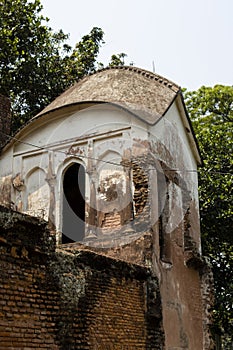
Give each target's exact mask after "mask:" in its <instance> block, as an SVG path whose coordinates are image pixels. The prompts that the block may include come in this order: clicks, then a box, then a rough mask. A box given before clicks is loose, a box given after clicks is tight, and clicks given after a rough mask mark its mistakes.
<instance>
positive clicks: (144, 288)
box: [0, 207, 164, 350]
mask: <svg viewBox="0 0 233 350" xmlns="http://www.w3.org/2000/svg"><path fill="white" fill-rule="evenodd" d="M0 229H1V231H0V251H1V261H0V349H1V350H3V349H4V350H6V349H24V350H26V349H50V350H51V349H64V350H66V349H82V350H84V349H132V350H133V349H164V334H163V330H162V315H161V300H160V293H159V286H158V281H157V278H156V277H154V276H153V275H152V274H151V272H150V270H148V269H147V268H145V267H142V266H139V265H135V264H129V263H126V262H123V261H119V260H116V259H111V258H109V257H106V256H104V255H101V254H96V253H94V252H91V251H88V250H81V249H76V250H75V251H73V252H71V251H67V250H66V249H65V247H64V249H63V248H61V249H58V250H57V251H55V235H53V233H50V232H49V231H48V229H47V226H46V224H45V223H44V222H42V221H38V220H37V219H35V218H32V217H28V216H25V215H22V214H19V213H17V212H10V211H8V210H7V209H5V208H2V207H1V210H0Z"/></svg>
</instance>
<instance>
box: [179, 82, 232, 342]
mask: <svg viewBox="0 0 233 350" xmlns="http://www.w3.org/2000/svg"><path fill="white" fill-rule="evenodd" d="M185 102H186V106H187V109H188V112H189V114H190V116H191V119H192V121H193V125H194V130H195V132H196V136H197V139H198V142H199V146H200V149H201V153H202V156H203V161H204V166H203V167H202V168H200V170H199V196H200V215H201V232H202V245H203V253H204V254H205V255H207V256H208V257H209V258H210V260H211V263H212V266H213V274H214V280H215V306H214V331H215V332H216V333H218V332H219V333H222V338H223V341H224V339H225V347H224V349H230V348H231V347H230V345H229V344H230V343H231V342H232V334H233V323H232V321H233V317H232V305H233V295H232V291H233V235H232V228H233V222H232V214H233V206H232V203H233V193H232V176H233V171H232V170H233V157H232V154H233V140H232V122H233V87H232V86H223V85H216V86H215V87H213V88H211V87H205V86H203V87H201V88H200V89H199V90H197V91H192V92H186V93H185ZM227 343H228V345H227ZM231 344H232V343H231Z"/></svg>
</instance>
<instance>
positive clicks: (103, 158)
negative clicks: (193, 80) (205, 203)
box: [0, 67, 212, 350]
mask: <svg viewBox="0 0 233 350" xmlns="http://www.w3.org/2000/svg"><path fill="white" fill-rule="evenodd" d="M5 115H7V112H5ZM4 118H5V117H4ZM4 118H3V114H2V115H1V124H0V128H1V131H3V134H2V135H6V134H7V133H8V130H7V128H5V129H3V127H2V126H3V125H5V124H4V123H3V122H2V121H3V120H5V119H4ZM3 141H5V140H3ZM200 164H201V159H200V155H199V151H198V146H197V143H196V139H195V135H194V133H193V130H192V126H191V124H190V121H189V117H188V115H187V112H186V109H185V105H184V101H183V97H182V93H181V90H180V88H179V87H178V86H177V85H175V84H174V83H172V82H170V81H169V80H167V79H165V78H163V77H161V76H158V75H156V74H152V73H151V72H148V71H144V70H142V69H138V68H135V67H114V68H108V69H104V70H102V71H99V72H97V73H95V74H93V75H90V76H88V77H86V78H84V79H83V80H81V81H80V82H78V83H77V84H75V85H74V86H72V87H71V88H70V89H68V90H67V91H65V92H64V93H63V94H62V95H61V96H59V97H58V98H57V99H56V100H55V101H53V102H52V103H51V104H50V105H49V106H47V107H46V108H45V109H44V110H43V111H42V112H40V113H39V114H38V115H36V116H35V117H34V118H33V119H31V120H30V121H29V123H28V124H27V125H25V126H24V127H23V128H22V129H21V130H19V131H18V133H17V134H16V135H15V136H14V138H11V139H10V141H8V142H7V143H5V145H4V147H3V148H2V152H1V158H0V187H1V191H0V204H1V206H2V207H1V210H0V226H1V232H0V250H1V256H2V258H1V262H0V265H1V266H0V271H1V272H0V349H40V348H43V349H64V350H65V349H132V350H133V349H167V350H175V349H189V350H191V349H192V350H200V349H211V347H212V343H211V338H210V333H209V323H210V314H209V308H210V305H211V298H212V296H211V288H210V279H211V275H210V273H209V267H208V264H207V263H206V261H205V259H204V258H203V257H202V253H201V242H200V227H199V214H198V213H199V210H198V191H197V167H198V165H200ZM2 344H3V345H2Z"/></svg>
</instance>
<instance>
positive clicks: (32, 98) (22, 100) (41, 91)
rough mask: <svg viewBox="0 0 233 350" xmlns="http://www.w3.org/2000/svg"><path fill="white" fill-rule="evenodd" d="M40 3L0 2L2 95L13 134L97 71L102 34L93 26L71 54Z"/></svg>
mask: <svg viewBox="0 0 233 350" xmlns="http://www.w3.org/2000/svg"><path fill="white" fill-rule="evenodd" d="M42 8H43V7H42V5H41V3H40V0H34V1H32V2H28V1H27V0H0V47H1V51H0V93H1V94H4V95H6V96H9V97H10V98H11V101H12V106H13V130H15V129H17V128H18V127H19V126H20V125H22V124H23V123H25V121H26V120H28V119H29V118H30V117H31V116H33V115H35V114H36V113H37V112H39V111H40V110H41V109H42V108H43V107H45V106H46V105H47V104H48V103H49V102H51V101H52V100H53V99H54V98H55V97H57V96H58V95H59V94H60V93H61V92H63V91H64V90H65V89H66V88H68V87H69V86H70V85H71V84H73V83H74V82H75V81H76V80H78V79H80V78H82V77H83V76H84V75H86V74H89V73H92V72H93V71H94V70H95V65H96V59H97V55H98V53H99V49H100V46H101V44H102V43H103V35H104V33H103V31H102V29H100V28H96V27H94V28H93V29H92V30H91V32H90V33H89V34H88V35H85V36H84V37H83V38H82V40H81V41H80V42H78V43H77V45H76V47H75V48H74V49H72V48H71V46H69V45H68V44H67V39H68V35H67V34H64V33H63V31H62V30H60V31H59V32H53V31H52V29H51V28H50V27H49V26H48V21H49V20H48V18H45V17H44V16H42V15H41V11H42Z"/></svg>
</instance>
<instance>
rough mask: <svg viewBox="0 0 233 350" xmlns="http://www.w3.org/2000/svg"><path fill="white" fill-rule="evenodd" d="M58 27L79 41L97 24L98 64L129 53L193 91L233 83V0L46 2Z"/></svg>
mask: <svg viewBox="0 0 233 350" xmlns="http://www.w3.org/2000/svg"><path fill="white" fill-rule="evenodd" d="M41 4H42V5H43V7H44V9H43V14H44V15H45V16H47V17H48V18H49V19H50V21H49V26H50V27H51V28H52V29H53V30H55V31H56V30H59V29H62V30H63V31H64V32H65V33H69V34H70V42H69V43H70V44H71V45H72V46H74V45H75V43H76V42H78V41H80V40H81V38H82V36H84V35H86V34H88V33H89V32H90V31H91V29H92V28H93V27H100V28H101V29H102V30H103V31H104V33H105V35H104V41H105V44H103V45H102V47H101V49H100V54H99V57H98V62H102V63H104V64H105V65H107V64H108V62H109V61H110V58H111V55H112V54H118V53H121V52H123V53H126V54H127V57H126V59H125V63H126V64H129V63H130V62H133V63H134V65H135V66H136V67H140V68H143V69H147V70H150V71H153V70H154V69H155V73H157V74H159V75H162V76H164V77H165V78H167V79H170V80H171V81H173V82H175V83H176V84H178V85H179V86H181V87H184V88H187V89H188V90H197V89H198V88H199V87H201V86H203V85H205V86H214V85H216V84H224V85H233V0H195V1H194V0H144V1H138V0H108V1H107V0H84V1H80V0H65V1H64V0H41Z"/></svg>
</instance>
